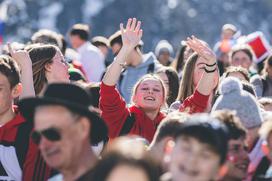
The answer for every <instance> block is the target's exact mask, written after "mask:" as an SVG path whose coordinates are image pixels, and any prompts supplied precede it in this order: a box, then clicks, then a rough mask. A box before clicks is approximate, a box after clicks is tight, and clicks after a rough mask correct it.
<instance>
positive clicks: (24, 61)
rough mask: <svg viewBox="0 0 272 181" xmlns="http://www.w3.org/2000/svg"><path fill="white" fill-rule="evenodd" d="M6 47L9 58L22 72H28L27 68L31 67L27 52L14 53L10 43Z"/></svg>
mask: <svg viewBox="0 0 272 181" xmlns="http://www.w3.org/2000/svg"><path fill="white" fill-rule="evenodd" d="M7 46H8V51H9V53H10V55H11V57H12V58H13V59H14V60H15V61H16V62H17V64H18V65H19V66H20V67H21V69H22V71H29V68H30V67H32V61H31V59H30V57H29V54H28V52H27V51H26V50H19V51H14V50H13V48H12V47H11V44H10V43H8V44H7ZM31 70H32V69H31Z"/></svg>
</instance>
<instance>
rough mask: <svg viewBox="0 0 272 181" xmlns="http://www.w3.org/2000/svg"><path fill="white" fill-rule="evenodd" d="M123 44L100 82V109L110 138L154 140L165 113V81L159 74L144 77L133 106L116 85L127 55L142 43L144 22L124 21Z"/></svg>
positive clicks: (138, 83) (121, 26)
mask: <svg viewBox="0 0 272 181" xmlns="http://www.w3.org/2000/svg"><path fill="white" fill-rule="evenodd" d="M120 29H121V32H122V41H123V46H122V48H121V50H120V52H119V53H118V55H117V57H116V59H115V60H114V61H113V63H112V64H111V65H110V66H109V67H108V70H107V72H106V74H105V76H104V78H103V80H102V83H101V86H100V109H101V111H102V113H101V114H102V118H103V119H104V120H105V122H106V124H107V126H108V128H109V136H110V138H114V137H117V136H119V135H126V134H135V135H139V136H142V137H144V138H146V139H147V140H148V141H149V142H151V141H152V139H153V136H154V133H155V131H156V128H157V126H158V124H159V123H160V121H161V120H162V119H163V118H164V117H165V115H164V114H163V113H161V112H160V109H161V107H162V105H164V104H165V99H166V91H165V87H164V85H163V82H162V80H161V79H160V78H158V77H157V76H155V75H150V74H148V75H146V76H144V77H142V78H141V79H140V80H139V81H138V82H137V83H136V85H135V88H134V91H133V94H132V98H131V100H132V106H130V107H129V108H127V107H126V103H125V101H124V99H123V98H122V97H121V95H120V93H119V92H118V90H117V89H116V87H115V85H116V83H117V82H118V79H119V77H120V73H121V71H122V69H123V68H124V67H125V62H126V58H127V57H128V56H129V54H130V52H131V51H132V50H133V49H134V48H135V46H136V45H138V43H139V41H140V40H141V37H142V34H143V31H142V30H141V22H140V21H137V20H136V19H135V18H133V19H129V20H128V22H127V25H126V29H124V28H123V24H120Z"/></svg>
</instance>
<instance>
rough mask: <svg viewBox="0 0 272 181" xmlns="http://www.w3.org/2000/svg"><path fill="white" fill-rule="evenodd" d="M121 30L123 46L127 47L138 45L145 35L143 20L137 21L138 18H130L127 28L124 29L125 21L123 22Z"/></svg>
mask: <svg viewBox="0 0 272 181" xmlns="http://www.w3.org/2000/svg"><path fill="white" fill-rule="evenodd" d="M120 30H121V34H122V41H123V46H124V47H127V48H134V47H136V46H137V45H138V43H139V42H140V40H141V38H142V35H143V30H142V29H141V21H137V19H136V18H133V19H131V18H129V19H128V21H127V25H126V29H124V26H123V23H121V24H120Z"/></svg>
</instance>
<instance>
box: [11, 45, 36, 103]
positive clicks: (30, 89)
mask: <svg viewBox="0 0 272 181" xmlns="http://www.w3.org/2000/svg"><path fill="white" fill-rule="evenodd" d="M7 46H8V50H9V53H10V55H11V57H12V58H13V59H14V60H15V61H16V62H17V63H18V65H19V66H20V68H21V73H22V74H21V82H22V85H23V91H22V94H21V95H20V99H22V98H25V97H32V96H35V90H34V83H33V73H32V61H31V59H30V57H29V54H28V52H27V51H25V50H19V51H14V50H13V48H12V47H11V45H10V44H9V43H8V44H7Z"/></svg>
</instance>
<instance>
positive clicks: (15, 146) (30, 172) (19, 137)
mask: <svg viewBox="0 0 272 181" xmlns="http://www.w3.org/2000/svg"><path fill="white" fill-rule="evenodd" d="M32 129H33V124H32V123H31V122H28V121H25V119H24V118H23V117H22V116H21V115H20V114H17V115H16V116H15V117H14V118H13V119H12V120H10V121H9V122H7V123H6V124H4V125H3V126H1V127H0V147H1V148H2V149H1V154H0V155H1V156H0V157H1V159H0V160H1V161H0V164H1V165H2V168H1V169H0V176H1V178H2V179H3V180H23V181H32V180H33V181H45V180H47V179H48V177H49V174H50V169H49V168H48V167H47V166H46V164H45V162H44V161H43V158H42V156H41V154H40V152H39V149H38V146H37V145H35V144H34V143H33V142H32V139H30V134H31V131H32ZM2 156H3V157H2Z"/></svg>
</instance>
